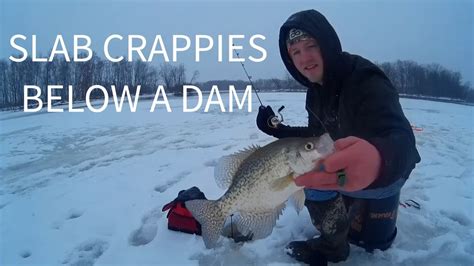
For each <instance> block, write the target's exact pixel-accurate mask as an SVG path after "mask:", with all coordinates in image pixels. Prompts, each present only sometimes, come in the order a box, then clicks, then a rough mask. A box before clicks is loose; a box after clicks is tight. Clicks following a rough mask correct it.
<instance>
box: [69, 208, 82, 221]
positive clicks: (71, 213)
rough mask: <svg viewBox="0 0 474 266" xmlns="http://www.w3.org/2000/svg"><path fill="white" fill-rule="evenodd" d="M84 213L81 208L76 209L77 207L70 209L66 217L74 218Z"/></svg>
mask: <svg viewBox="0 0 474 266" xmlns="http://www.w3.org/2000/svg"><path fill="white" fill-rule="evenodd" d="M82 214H84V211H83V210H78V209H70V210H69V212H68V214H67V219H68V220H72V219H76V218H79V217H81V216H82Z"/></svg>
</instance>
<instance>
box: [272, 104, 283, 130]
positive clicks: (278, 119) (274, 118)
mask: <svg viewBox="0 0 474 266" xmlns="http://www.w3.org/2000/svg"><path fill="white" fill-rule="evenodd" d="M283 109H285V106H284V105H282V106H281V107H280V108H278V111H277V113H278V115H279V117H278V116H276V115H274V116H272V117H270V118H269V123H268V124H269V126H270V127H272V128H277V127H278V125H279V124H281V123H282V122H283V121H284V120H283V114H282V113H281V111H282V110H283Z"/></svg>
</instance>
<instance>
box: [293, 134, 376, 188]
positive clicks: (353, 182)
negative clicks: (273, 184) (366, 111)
mask: <svg viewBox="0 0 474 266" xmlns="http://www.w3.org/2000/svg"><path fill="white" fill-rule="evenodd" d="M334 146H335V149H336V151H335V152H334V153H332V154H331V155H329V156H328V157H326V158H325V159H324V160H323V161H322V164H323V166H324V167H323V169H324V171H320V172H319V171H317V170H315V171H311V172H309V173H306V174H304V175H301V176H299V177H297V178H296V179H295V183H296V185H298V186H304V187H307V188H313V189H318V190H341V191H347V192H352V191H358V190H362V189H364V188H366V187H367V186H369V185H370V184H371V183H372V182H374V180H375V179H376V178H377V177H378V175H379V171H380V167H381V161H382V159H381V157H380V153H379V151H378V150H377V149H376V148H375V146H374V145H372V144H370V143H369V142H368V141H366V140H364V139H361V138H357V137H353V136H350V137H347V138H343V139H339V140H337V141H335V143H334ZM318 168H320V169H321V167H318ZM339 170H344V171H345V174H346V180H345V184H344V185H343V186H342V187H341V186H340V185H339V184H338V176H337V172H338V171H339Z"/></svg>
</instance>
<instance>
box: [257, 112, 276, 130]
mask: <svg viewBox="0 0 474 266" xmlns="http://www.w3.org/2000/svg"><path fill="white" fill-rule="evenodd" d="M274 116H275V112H273V109H272V108H271V107H270V106H269V105H267V106H266V107H265V106H263V105H262V106H260V108H258V115H257V127H258V128H259V129H260V130H261V131H263V132H265V133H266V134H268V135H271V136H273V134H275V132H276V131H277V128H275V127H273V126H272V124H271V121H270V120H271V119H272V117H274Z"/></svg>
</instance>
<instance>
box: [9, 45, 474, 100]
mask: <svg viewBox="0 0 474 266" xmlns="http://www.w3.org/2000/svg"><path fill="white" fill-rule="evenodd" d="M379 66H380V67H381V69H382V70H383V71H384V72H385V73H386V74H387V76H388V77H389V78H390V79H391V80H392V82H393V84H394V85H395V87H396V88H397V89H398V91H399V92H400V93H403V94H408V95H423V96H433V97H447V98H452V99H458V100H462V101H467V102H474V91H473V90H472V88H470V84H469V83H462V77H461V74H460V73H459V72H453V71H450V70H448V69H446V68H444V67H442V66H440V65H438V64H431V65H419V64H417V63H415V62H413V61H397V62H392V63H382V64H379ZM187 73H188V71H187V70H186V67H185V66H184V65H183V64H178V65H176V64H169V63H163V64H161V65H159V66H155V65H151V64H149V63H144V62H142V61H139V60H138V61H134V62H127V61H121V62H118V63H113V62H110V61H108V60H104V59H101V58H100V57H98V56H97V55H96V54H94V55H93V57H92V59H91V60H89V61H87V62H66V61H65V60H64V59H62V58H55V60H53V61H52V62H32V60H31V58H28V59H27V60H25V61H23V62H21V63H15V62H10V61H7V60H6V59H2V60H0V108H2V109H5V108H19V107H23V97H24V95H23V86H24V85H36V86H39V87H40V88H41V89H42V90H43V91H42V93H41V98H42V100H43V102H45V101H46V100H47V98H46V97H48V96H47V93H46V89H47V85H63V89H62V90H58V93H60V95H58V96H61V98H62V99H63V100H64V101H67V100H68V99H69V98H68V97H69V95H68V89H67V88H68V85H72V86H73V96H72V97H73V100H74V101H80V100H84V99H85V96H86V91H87V89H88V88H89V87H90V86H92V85H95V84H98V85H102V86H104V87H105V88H106V89H107V90H109V91H108V92H109V93H111V92H110V90H111V85H115V87H116V88H117V92H118V93H119V95H121V93H122V91H121V90H122V88H123V87H124V86H125V85H128V86H129V88H130V92H131V93H133V94H134V93H135V89H136V86H137V85H141V91H140V92H141V94H154V93H155V91H156V88H157V87H158V86H159V85H164V87H165V89H166V90H167V91H169V92H174V93H176V94H179V93H180V91H181V88H182V85H183V84H195V85H197V86H198V87H199V88H201V90H210V89H211V87H212V85H218V86H219V88H221V87H222V88H225V87H227V86H228V85H234V86H235V87H236V89H244V88H245V87H246V85H248V84H249V82H248V81H243V80H237V81H235V80H234V81H230V80H213V81H207V82H200V83H198V82H197V78H198V76H199V72H198V71H194V72H193V73H192V75H191V77H190V78H188V76H187ZM253 84H254V87H255V88H257V89H258V90H260V91H305V88H304V87H303V86H302V85H300V84H299V83H298V82H296V81H295V80H294V79H293V78H291V77H290V76H289V75H288V74H287V75H286V77H284V78H281V79H277V78H272V79H258V80H255V81H254V82H253ZM91 96H92V97H101V94H100V92H98V94H97V95H94V94H92V95H91Z"/></svg>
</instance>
